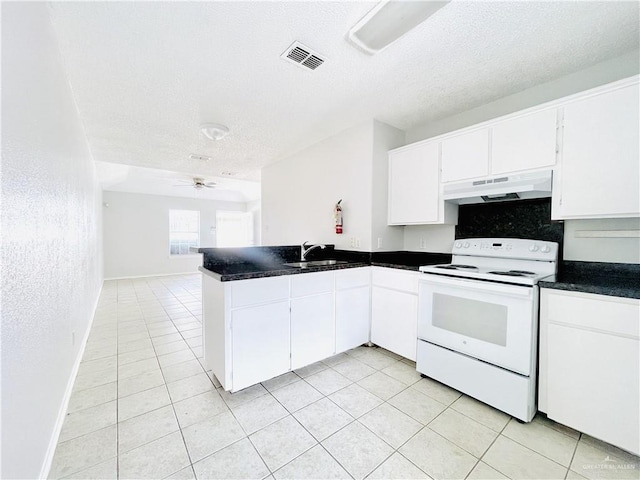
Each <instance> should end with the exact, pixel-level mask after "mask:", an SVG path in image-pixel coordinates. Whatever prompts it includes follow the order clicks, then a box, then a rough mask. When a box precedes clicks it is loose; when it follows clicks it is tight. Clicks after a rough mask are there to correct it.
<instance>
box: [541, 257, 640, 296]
mask: <svg viewBox="0 0 640 480" xmlns="http://www.w3.org/2000/svg"><path fill="white" fill-rule="evenodd" d="M539 286H540V287H541V288H553V289H556V290H568V291H573V292H584V293H595V294H597V295H608V296H613V297H626V298H640V265H638V264H630V263H600V262H569V261H566V262H562V263H561V264H560V268H559V271H558V275H557V276H556V281H555V282H540V283H539Z"/></svg>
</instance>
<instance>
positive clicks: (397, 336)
mask: <svg viewBox="0 0 640 480" xmlns="http://www.w3.org/2000/svg"><path fill="white" fill-rule="evenodd" d="M417 339H418V296H417V295H414V294H411V293H405V292H400V291H398V290H391V289H388V288H382V287H376V286H374V287H372V290H371V341H372V342H373V343H375V344H376V345H379V346H381V347H383V348H386V349H387V350H389V351H391V352H393V353H397V354H398V355H402V356H403V357H405V358H408V359H410V360H414V361H415V359H416V345H417Z"/></svg>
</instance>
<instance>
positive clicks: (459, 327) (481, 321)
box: [433, 293, 509, 347]
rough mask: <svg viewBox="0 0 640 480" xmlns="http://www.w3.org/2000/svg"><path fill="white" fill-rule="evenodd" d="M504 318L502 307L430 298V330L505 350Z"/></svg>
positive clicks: (444, 297)
mask: <svg viewBox="0 0 640 480" xmlns="http://www.w3.org/2000/svg"><path fill="white" fill-rule="evenodd" d="M508 316H509V310H508V308H507V307H506V306H505V305H500V304H497V303H488V302H485V301H481V300H471V299H469V298H461V297H459V296H453V295H444V294H441V293H434V294H433V326H434V327H438V328H441V329H444V330H448V331H450V332H453V333H457V334H460V335H463V336H465V337H470V338H475V339H477V340H482V341H483V342H489V343H493V344H494V345H500V346H502V347H506V346H507V325H508Z"/></svg>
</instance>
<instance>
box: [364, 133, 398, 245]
mask: <svg viewBox="0 0 640 480" xmlns="http://www.w3.org/2000/svg"><path fill="white" fill-rule="evenodd" d="M404 142H405V138H404V132H403V131H402V130H398V129H397V128H393V127H391V126H389V125H387V124H385V123H381V122H377V121H374V122H373V154H372V182H373V190H372V192H371V194H372V195H373V199H372V204H371V245H372V249H371V250H372V251H374V252H375V251H391V250H402V249H403V243H404V227H400V226H391V227H390V226H389V225H387V223H388V208H387V205H388V197H389V150H392V149H394V148H397V147H400V146H402V145H404ZM380 242H381V243H382V245H381V246H379V245H380Z"/></svg>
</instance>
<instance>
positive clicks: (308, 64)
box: [280, 42, 324, 70]
mask: <svg viewBox="0 0 640 480" xmlns="http://www.w3.org/2000/svg"><path fill="white" fill-rule="evenodd" d="M280 57H281V58H284V59H285V60H286V61H288V62H291V63H294V64H296V65H298V66H300V67H305V68H308V69H309V70H315V69H316V68H318V67H319V66H320V65H322V64H323V63H324V59H323V58H321V57H320V55H319V54H318V53H316V52H314V51H313V50H311V49H310V48H309V47H307V46H306V45H303V44H301V43H300V42H293V43H292V44H291V45H290V46H289V48H287V49H286V50H285V51H284V53H283V54H282V55H280Z"/></svg>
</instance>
